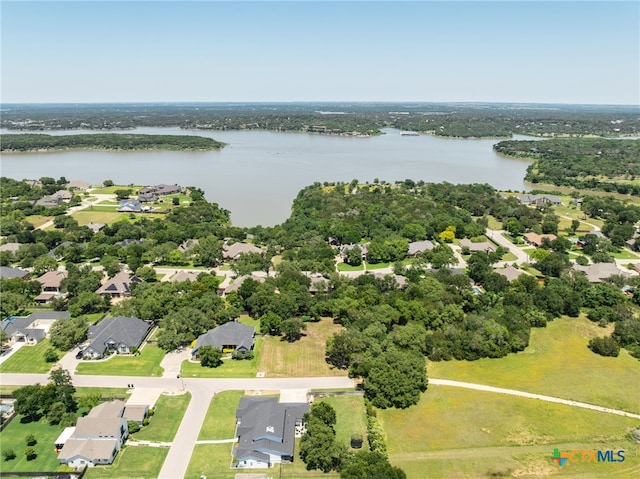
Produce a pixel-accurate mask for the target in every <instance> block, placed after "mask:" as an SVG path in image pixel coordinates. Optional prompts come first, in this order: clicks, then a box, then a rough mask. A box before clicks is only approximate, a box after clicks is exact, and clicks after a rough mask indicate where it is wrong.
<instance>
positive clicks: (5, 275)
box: [0, 266, 29, 279]
mask: <svg viewBox="0 0 640 479" xmlns="http://www.w3.org/2000/svg"><path fill="white" fill-rule="evenodd" d="M28 276H29V272H28V271H25V270H23V269H20V268H11V267H10V266H0V278H2V279H12V278H22V279H26V278H27V277H28Z"/></svg>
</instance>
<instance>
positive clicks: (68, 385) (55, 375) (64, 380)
mask: <svg viewBox="0 0 640 479" xmlns="http://www.w3.org/2000/svg"><path fill="white" fill-rule="evenodd" d="M49 379H50V380H51V381H52V383H53V384H54V386H55V391H56V400H58V401H60V402H61V403H62V404H64V407H65V409H66V411H67V412H75V411H76V410H77V409H78V404H77V403H76V400H75V399H74V397H73V395H74V394H75V392H76V388H75V387H74V386H73V383H72V382H71V375H70V374H69V371H67V370H66V369H54V370H53V371H51V373H50V374H49Z"/></svg>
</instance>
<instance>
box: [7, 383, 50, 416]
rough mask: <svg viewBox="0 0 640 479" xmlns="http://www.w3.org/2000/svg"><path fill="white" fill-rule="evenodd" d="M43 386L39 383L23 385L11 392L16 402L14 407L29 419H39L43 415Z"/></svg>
mask: <svg viewBox="0 0 640 479" xmlns="http://www.w3.org/2000/svg"><path fill="white" fill-rule="evenodd" d="M41 388H42V386H40V385H39V384H35V385H29V386H23V387H21V388H18V389H16V390H15V391H13V392H12V393H11V395H12V396H13V398H14V399H15V402H14V404H13V407H14V409H15V411H16V413H18V414H22V415H23V416H24V417H25V419H26V420H27V421H37V420H38V419H40V417H41V416H42V410H43V404H42V402H41V398H40V397H41V394H40V392H41Z"/></svg>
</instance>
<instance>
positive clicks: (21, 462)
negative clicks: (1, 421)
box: [0, 416, 64, 473]
mask: <svg viewBox="0 0 640 479" xmlns="http://www.w3.org/2000/svg"><path fill="white" fill-rule="evenodd" d="M21 418H22V416H17V417H16V418H14V419H13V421H11V423H9V425H8V426H7V427H6V428H5V429H4V431H2V435H1V436H0V438H1V443H2V450H4V449H7V448H12V449H13V450H14V452H15V453H16V458H15V459H12V460H10V461H4V460H3V459H0V461H2V462H0V470H1V471H2V472H3V473H4V472H16V471H57V470H58V468H59V467H60V461H58V456H56V453H55V449H54V447H53V443H54V441H55V440H56V438H57V437H58V436H59V435H60V433H61V432H62V430H63V429H64V428H63V427H60V426H50V425H49V423H48V422H47V420H46V418H42V419H40V420H39V421H37V422H28V423H21V422H20V420H21ZM29 434H33V435H34V436H35V437H36V439H37V440H38V443H37V444H36V445H35V446H33V448H34V449H35V451H36V453H37V457H36V458H35V459H33V460H31V461H27V459H26V457H25V455H24V450H25V448H26V447H27V444H26V442H25V440H24V438H25V437H26V436H28V435H29Z"/></svg>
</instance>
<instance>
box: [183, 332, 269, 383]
mask: <svg viewBox="0 0 640 479" xmlns="http://www.w3.org/2000/svg"><path fill="white" fill-rule="evenodd" d="M262 344H263V338H261V337H257V338H256V342H255V346H254V349H253V353H254V356H253V359H242V360H236V359H231V358H227V359H224V362H223V364H222V366H218V367H217V368H203V367H202V366H201V365H200V363H199V362H197V363H192V362H190V361H183V362H182V373H181V375H182V377H185V378H255V377H256V373H257V372H258V361H259V359H260V351H261V350H262Z"/></svg>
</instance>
